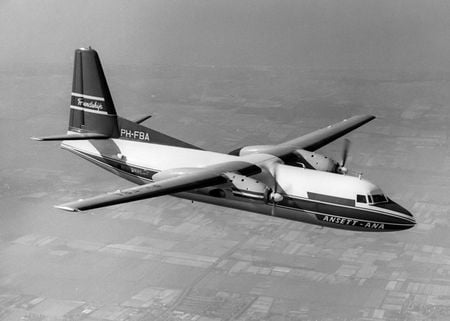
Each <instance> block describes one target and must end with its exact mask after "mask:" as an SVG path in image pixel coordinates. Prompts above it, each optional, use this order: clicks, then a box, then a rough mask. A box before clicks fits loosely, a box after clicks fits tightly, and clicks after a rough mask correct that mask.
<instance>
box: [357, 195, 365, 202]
mask: <svg viewBox="0 0 450 321" xmlns="http://www.w3.org/2000/svg"><path fill="white" fill-rule="evenodd" d="M356 201H357V202H358V203H367V200H366V196H365V195H359V194H358V195H356Z"/></svg>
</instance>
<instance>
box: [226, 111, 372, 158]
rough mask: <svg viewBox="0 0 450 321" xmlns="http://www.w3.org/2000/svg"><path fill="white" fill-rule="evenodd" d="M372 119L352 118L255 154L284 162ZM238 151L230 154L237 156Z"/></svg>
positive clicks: (323, 144)
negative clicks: (262, 154) (291, 156)
mask: <svg viewBox="0 0 450 321" xmlns="http://www.w3.org/2000/svg"><path fill="white" fill-rule="evenodd" d="M373 119H375V116H372V115H361V116H353V117H351V118H348V119H345V120H343V121H341V122H339V123H336V124H333V125H330V126H328V127H325V128H322V129H318V130H316V131H313V132H311V133H309V134H306V135H303V136H300V137H297V138H294V139H292V140H289V141H287V142H284V143H281V144H278V145H267V146H256V148H257V150H256V151H255V152H257V153H264V154H269V155H273V156H276V157H279V158H281V159H282V160H286V158H288V157H289V156H290V155H291V154H292V152H293V151H295V150H296V149H305V150H308V151H311V152H312V151H315V150H317V149H319V148H321V147H323V146H325V145H327V144H329V143H331V142H333V141H335V140H336V139H338V138H339V137H342V136H344V135H345V134H348V133H349V132H351V131H353V130H355V129H356V128H358V127H360V126H362V125H364V124H366V123H368V122H369V121H371V120H373ZM238 151H239V150H236V151H234V152H231V154H237V153H238ZM250 151H251V148H250ZM236 152H237V153H236Z"/></svg>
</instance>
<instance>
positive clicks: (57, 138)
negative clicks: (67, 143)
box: [31, 134, 110, 141]
mask: <svg viewBox="0 0 450 321" xmlns="http://www.w3.org/2000/svg"><path fill="white" fill-rule="evenodd" d="M108 138H110V136H108V135H103V134H78V135H70V134H68V135H53V136H44V137H31V139H33V140H39V141H60V140H86V139H108Z"/></svg>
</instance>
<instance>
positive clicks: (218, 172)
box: [55, 161, 254, 212]
mask: <svg viewBox="0 0 450 321" xmlns="http://www.w3.org/2000/svg"><path fill="white" fill-rule="evenodd" d="M253 166H254V165H253V164H251V163H248V162H244V161H232V162H226V163H220V164H214V165H211V166H207V167H203V168H201V169H199V170H197V171H194V172H192V173H187V174H183V175H180V176H175V177H170V178H167V179H163V180H160V181H156V182H152V183H149V184H145V185H140V186H137V187H132V188H127V189H122V190H117V191H115V192H110V193H106V194H102V195H98V196H94V197H91V198H87V199H82V200H78V201H74V202H69V203H65V204H61V205H57V206H55V207H56V208H59V209H62V210H66V211H71V212H78V211H85V210H90V209H94V208H99V207H105V206H110V205H116V204H122V203H128V202H132V201H138V200H142V199H147V198H153V197H157V196H162V195H167V194H173V193H179V192H184V191H188V190H192V189H195V188H202V187H208V186H214V185H218V184H223V183H226V182H227V181H228V179H227V178H226V177H224V176H222V175H223V174H224V173H226V172H234V171H241V170H246V169H247V168H252V167H253Z"/></svg>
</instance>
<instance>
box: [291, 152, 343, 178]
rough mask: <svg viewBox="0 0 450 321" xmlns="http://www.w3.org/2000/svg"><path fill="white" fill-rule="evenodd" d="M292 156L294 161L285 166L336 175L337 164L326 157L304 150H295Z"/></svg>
mask: <svg viewBox="0 0 450 321" xmlns="http://www.w3.org/2000/svg"><path fill="white" fill-rule="evenodd" d="M293 154H294V155H295V157H294V159H293V160H289V161H288V162H286V164H287V165H292V166H299V167H304V168H308V169H315V170H318V171H324V172H332V173H336V172H337V170H338V168H339V163H338V162H336V161H335V160H333V159H331V158H329V157H328V156H324V155H321V154H318V153H314V152H309V151H307V150H304V149H297V150H295V151H294V153H293Z"/></svg>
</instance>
